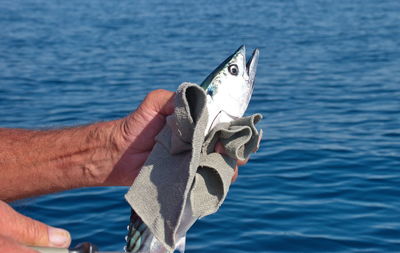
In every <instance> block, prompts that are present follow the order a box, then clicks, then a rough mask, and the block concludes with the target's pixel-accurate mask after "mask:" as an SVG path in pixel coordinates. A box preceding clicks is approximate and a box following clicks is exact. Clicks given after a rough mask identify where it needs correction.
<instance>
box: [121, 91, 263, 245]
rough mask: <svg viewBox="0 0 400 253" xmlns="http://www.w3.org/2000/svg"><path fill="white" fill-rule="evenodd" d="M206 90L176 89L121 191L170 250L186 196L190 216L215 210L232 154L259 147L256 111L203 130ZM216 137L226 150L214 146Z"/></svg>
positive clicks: (229, 172)
mask: <svg viewBox="0 0 400 253" xmlns="http://www.w3.org/2000/svg"><path fill="white" fill-rule="evenodd" d="M206 104H207V102H206V94H205V92H204V91H203V89H202V88H201V87H199V86H198V85H196V84H191V83H183V84H182V85H180V86H179V88H178V90H177V96H176V102H175V106H176V107H175V113H174V114H172V115H171V116H169V117H168V118H167V124H166V126H165V127H164V128H163V129H162V130H161V132H160V133H159V134H158V136H157V137H156V144H155V146H154V148H153V150H152V152H151V154H150V155H149V157H148V159H147V161H146V162H145V164H144V165H143V167H142V169H141V171H140V173H139V175H138V177H137V178H136V179H135V181H134V183H133V185H132V186H131V188H130V189H129V191H128V193H127V194H126V195H125V198H126V200H127V201H128V202H129V204H130V205H131V207H132V208H133V209H134V211H135V212H136V213H137V214H138V215H139V216H140V217H141V218H142V220H143V222H144V223H145V224H146V225H147V226H148V227H149V229H150V231H151V232H152V233H153V234H154V236H155V237H156V238H157V239H158V240H159V241H160V242H162V243H163V244H164V245H165V246H166V248H167V249H169V250H173V249H174V246H175V243H176V241H177V239H178V238H177V229H178V227H179V225H180V222H181V220H182V217H183V216H182V212H183V209H184V207H185V204H186V201H190V204H191V205H190V206H191V208H192V213H193V215H194V216H195V217H199V218H201V217H203V216H206V215H209V214H212V213H214V212H216V211H217V210H218V208H219V206H220V205H221V204H222V202H223V201H224V199H225V197H226V194H227V192H228V190H229V186H230V184H231V179H232V176H233V174H234V169H233V168H234V167H235V164H236V160H237V159H240V160H244V159H246V158H247V157H248V156H249V154H250V153H251V152H254V151H255V150H256V149H258V145H259V142H260V139H261V134H262V131H258V130H257V129H256V127H255V124H256V123H257V122H258V121H259V120H260V119H261V118H262V117H261V115H260V114H255V115H252V116H250V117H243V118H240V119H238V120H234V121H232V122H230V123H221V124H218V125H217V126H216V127H214V129H213V130H212V131H211V132H210V133H209V134H208V135H207V136H204V131H205V128H206V124H207V108H206ZM218 141H219V142H221V143H222V144H223V146H224V148H225V150H226V153H227V155H222V154H219V153H216V152H215V151H214V147H215V144H216V143H217V142H218Z"/></svg>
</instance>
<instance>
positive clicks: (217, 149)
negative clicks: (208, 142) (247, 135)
mask: <svg viewBox="0 0 400 253" xmlns="http://www.w3.org/2000/svg"><path fill="white" fill-rule="evenodd" d="M215 152H218V153H220V154H225V149H224V146H222V144H221V143H220V142H217V144H216V145H215ZM248 161H249V158H247V159H246V160H237V161H236V166H235V168H234V170H235V173H234V174H233V177H232V183H234V182H235V181H236V179H237V177H238V175H239V166H242V165H245V164H246V163H247V162H248Z"/></svg>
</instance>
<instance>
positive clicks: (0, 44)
mask: <svg viewBox="0 0 400 253" xmlns="http://www.w3.org/2000/svg"><path fill="white" fill-rule="evenodd" d="M1 3H2V7H1V8H0V28H1V36H0V119H1V121H0V123H1V126H3V127H23V128H39V129H46V128H54V127H65V126H73V125H78V124H86V123H90V122H95V121H102V120H111V119H115V118H118V117H122V116H124V115H126V114H127V113H129V112H130V111H132V110H134V109H135V108H136V106H137V105H138V104H139V103H140V101H141V100H142V99H143V97H144V96H145V94H146V93H147V92H148V91H150V90H153V89H156V88H165V89H170V90H174V89H176V87H177V86H178V85H179V84H180V83H181V82H182V81H192V82H200V81H202V80H203V78H205V77H206V76H207V75H208V73H209V72H210V71H211V70H213V69H214V68H215V67H216V65H217V64H219V63H220V61H222V60H223V59H224V58H225V57H226V56H228V55H229V54H230V53H231V52H233V51H234V50H235V49H236V48H237V47H238V46H239V45H241V44H246V45H247V46H248V47H250V48H254V47H259V48H260V50H261V58H260V62H259V69H258V74H257V81H256V89H255V93H254V96H253V100H252V101H251V104H250V107H249V110H248V113H249V114H250V113H255V112H260V113H262V114H263V115H264V116H265V120H264V121H263V122H262V123H261V126H262V127H263V128H264V130H265V132H266V134H265V136H264V140H263V143H262V146H261V149H260V150H259V151H258V152H257V153H256V154H255V155H253V156H252V159H251V161H250V162H249V163H248V164H247V165H246V166H244V167H242V168H241V169H240V174H241V175H240V176H239V179H238V181H237V182H236V183H235V184H234V185H233V187H232V188H231V191H230V193H229V195H228V198H227V200H226V201H225V203H224V205H223V206H222V208H221V210H220V211H219V212H218V213H217V214H215V215H212V216H209V217H206V218H205V219H202V220H200V221H199V222H197V223H196V225H195V226H194V227H193V228H192V229H191V230H190V233H189V235H188V245H187V247H188V252H299V251H300V252H389V251H400V201H399V196H400V175H399V172H400V112H399V110H400V71H399V70H400V29H399V24H400V15H399V13H400V2H399V1H397V0H388V1H373V0H365V1H361V0H359V1H357V0H356V1H344V0H338V1H307V0H298V1H288V0H285V1H261V0H259V1H255V0H247V1H237V2H234V1H222V0H218V1H204V0H199V1H194V0H193V1H183V0H181V1H159V0H158V1H155V0H149V1H144V0H142V1H128V0H122V1H97V0H86V1H76V0H71V1H43V0H35V1H32V0H27V1H26V0H25V1H21V0H18V1H17V0H14V1H1ZM72 145H73V144H72ZM126 191H127V188H125V187H120V188H118V187H115V188H95V189H93V188H92V189H80V190H74V191H70V192H63V193H59V194H55V195H49V196H43V197H40V198H35V199H29V200H24V201H19V202H16V203H15V204H14V206H15V207H16V208H17V210H19V211H21V212H23V213H24V214H27V215H30V216H32V217H34V218H37V219H40V220H42V221H44V222H47V223H49V224H52V225H55V226H62V227H65V228H67V229H69V230H70V231H71V233H72V236H73V239H74V242H73V244H75V243H77V242H81V241H91V242H93V243H95V244H97V245H98V246H100V248H101V249H103V250H121V249H122V247H123V245H124V236H125V234H126V230H125V229H126V225H127V223H128V219H129V207H128V205H127V203H125V201H124V199H123V194H124V193H125V192H126Z"/></svg>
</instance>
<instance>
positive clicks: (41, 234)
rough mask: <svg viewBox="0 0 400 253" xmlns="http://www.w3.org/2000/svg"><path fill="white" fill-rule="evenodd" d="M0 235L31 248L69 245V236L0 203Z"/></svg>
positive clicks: (64, 231)
mask: <svg viewBox="0 0 400 253" xmlns="http://www.w3.org/2000/svg"><path fill="white" fill-rule="evenodd" d="M0 234H1V235H3V236H6V237H9V238H13V239H14V240H15V241H17V242H19V243H22V244H25V245H32V246H47V247H63V248H66V247H68V246H69V245H70V243H71V236H70V234H69V233H68V232H67V231H66V230H64V229H59V228H54V227H51V226H48V225H46V224H44V223H42V222H39V221H36V220H33V219H31V218H29V217H26V216H24V215H22V214H19V213H17V212H16V211H14V209H12V208H11V207H10V206H8V205H7V204H6V203H4V202H0Z"/></svg>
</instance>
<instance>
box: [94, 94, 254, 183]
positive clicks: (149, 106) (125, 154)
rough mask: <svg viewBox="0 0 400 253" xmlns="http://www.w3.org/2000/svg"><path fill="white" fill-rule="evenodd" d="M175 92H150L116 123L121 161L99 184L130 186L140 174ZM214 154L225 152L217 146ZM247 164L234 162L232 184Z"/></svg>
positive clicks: (116, 144)
mask: <svg viewBox="0 0 400 253" xmlns="http://www.w3.org/2000/svg"><path fill="white" fill-rule="evenodd" d="M174 94H175V93H174V92H171V91H167V90H155V91H152V92H150V93H149V94H148V95H147V96H146V98H145V99H144V100H143V102H142V103H141V104H140V106H139V107H138V109H137V110H136V111H134V112H133V113H131V114H130V115H129V116H127V117H125V118H123V119H122V120H120V121H116V122H117V124H118V127H117V128H114V132H113V134H112V135H113V136H114V137H113V138H114V139H115V140H114V143H115V146H116V149H117V150H118V151H119V153H120V154H121V155H120V158H119V160H118V161H117V162H116V164H115V166H114V167H113V169H112V171H111V172H110V173H109V174H108V176H107V178H106V179H105V180H104V182H103V183H102V184H101V185H103V186H110V185H117V186H118V185H125V186H130V185H131V184H132V182H133V181H134V179H135V178H136V177H137V175H138V174H139V171H140V168H141V167H142V165H143V164H144V162H145V161H146V159H147V157H148V155H149V154H150V152H151V150H152V149H153V146H154V144H155V137H156V136H157V134H158V133H159V132H160V131H161V129H162V128H163V127H164V125H165V121H166V118H167V116H168V115H170V114H172V113H173V112H174V108H175V106H174V99H173V97H174ZM215 150H216V152H219V153H224V149H223V146H222V145H220V144H217V145H216V148H215ZM246 163H247V160H246V161H237V165H236V167H235V174H234V176H233V178H232V182H234V181H235V180H236V178H237V176H238V166H242V165H244V164H246Z"/></svg>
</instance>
